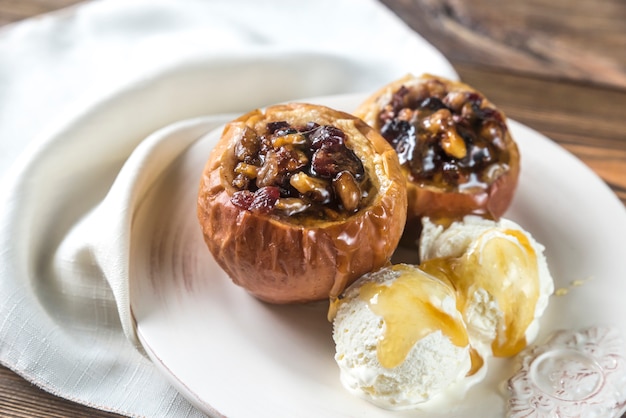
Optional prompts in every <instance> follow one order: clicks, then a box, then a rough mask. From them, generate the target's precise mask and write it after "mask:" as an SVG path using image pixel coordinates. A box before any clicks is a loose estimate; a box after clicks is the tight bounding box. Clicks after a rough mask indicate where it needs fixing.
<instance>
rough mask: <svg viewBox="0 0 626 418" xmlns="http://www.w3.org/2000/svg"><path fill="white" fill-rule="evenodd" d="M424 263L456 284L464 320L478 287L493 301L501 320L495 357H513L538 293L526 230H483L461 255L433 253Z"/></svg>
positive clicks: (493, 347)
mask: <svg viewBox="0 0 626 418" xmlns="http://www.w3.org/2000/svg"><path fill="white" fill-rule="evenodd" d="M420 267H421V268H422V269H424V270H425V271H426V272H428V273H429V274H432V275H434V276H436V277H439V278H444V280H447V281H449V282H450V283H452V285H453V286H454V288H455V289H456V298H457V306H458V309H459V311H460V312H461V313H462V314H463V317H464V318H466V319H467V313H468V308H469V303H470V301H471V300H472V296H473V295H474V293H475V292H476V291H477V290H478V289H484V291H486V292H487V293H488V294H489V295H490V296H491V297H492V298H493V300H495V302H496V304H497V306H498V308H499V310H500V312H501V314H502V319H501V320H500V321H499V322H498V325H497V329H496V337H495V339H494V340H493V342H492V343H491V350H492V352H493V355H494V356H496V357H510V356H513V355H515V354H517V353H518V352H520V351H521V350H522V349H523V348H524V347H526V345H527V342H526V337H525V334H526V330H527V329H528V327H529V325H530V324H531V323H532V321H533V320H534V318H535V307H536V304H537V300H538V299H539V294H540V290H539V286H540V284H539V269H538V264H537V255H536V253H535V250H534V249H533V247H532V245H531V244H530V241H529V240H528V238H527V237H526V235H524V234H523V233H522V232H520V231H517V230H505V231H501V232H496V233H494V232H487V233H483V234H482V235H481V236H479V237H478V239H477V240H476V241H475V242H474V244H473V245H472V246H471V247H470V248H469V249H468V250H467V251H466V252H465V253H464V254H463V255H461V256H460V257H446V258H435V259H432V260H428V261H425V262H424V263H422V264H421V265H420Z"/></svg>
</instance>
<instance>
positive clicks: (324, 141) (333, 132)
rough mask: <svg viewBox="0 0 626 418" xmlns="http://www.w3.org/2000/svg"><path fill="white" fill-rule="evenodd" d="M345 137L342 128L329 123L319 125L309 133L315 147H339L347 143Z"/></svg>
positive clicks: (312, 146)
mask: <svg viewBox="0 0 626 418" xmlns="http://www.w3.org/2000/svg"><path fill="white" fill-rule="evenodd" d="M345 137H346V136H345V134H344V133H343V131H342V130H341V129H339V128H335V127H334V126H329V125H325V126H319V127H318V128H316V129H314V130H312V131H311V133H310V134H309V139H310V140H311V148H313V149H319V148H321V147H327V148H334V149H339V147H343V146H344V145H345Z"/></svg>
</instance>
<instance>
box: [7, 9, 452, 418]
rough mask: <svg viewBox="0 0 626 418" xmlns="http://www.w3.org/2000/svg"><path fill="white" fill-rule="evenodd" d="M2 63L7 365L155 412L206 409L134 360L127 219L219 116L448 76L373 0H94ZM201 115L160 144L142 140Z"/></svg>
mask: <svg viewBox="0 0 626 418" xmlns="http://www.w3.org/2000/svg"><path fill="white" fill-rule="evenodd" d="M0 57H2V59H1V60H0V175H2V178H3V182H2V188H1V189H0V193H1V194H0V198H1V199H2V202H3V205H2V207H1V208H0V318H2V319H0V362H1V363H2V364H3V365H5V366H7V367H10V368H11V369H13V370H14V371H16V372H17V373H19V374H20V375H22V376H24V377H25V378H26V379H28V380H29V381H31V382H33V383H35V384H37V385H38V386H40V387H42V388H44V389H45V390H47V391H50V392H52V393H54V394H56V395H58V396H62V397H65V398H68V399H71V400H74V401H76V402H79V403H83V404H86V405H90V406H93V407H95V408H100V409H103V410H109V411H114V412H117V413H120V414H123V415H128V416H150V417H152V416H175V417H178V416H202V415H203V413H202V412H201V411H200V410H198V409H196V408H195V407H194V406H193V405H192V404H191V403H189V402H188V401H187V400H186V399H184V398H183V397H182V396H181V395H179V393H178V392H177V391H176V390H175V389H174V388H173V386H171V385H170V383H169V382H168V381H167V379H166V378H165V377H163V376H162V375H161V374H160V373H159V371H158V370H157V369H156V367H155V366H154V365H153V364H152V363H151V362H150V361H149V360H148V359H147V358H146V357H145V356H143V355H142V350H141V344H140V343H139V341H138V340H137V337H136V334H135V327H134V323H133V318H132V314H131V307H130V301H129V300H130V298H129V276H128V248H129V243H130V241H131V239H132V237H131V236H130V233H129V231H130V222H132V215H133V211H134V210H135V209H136V205H137V204H138V202H140V201H141V199H142V196H143V195H144V194H145V193H146V191H147V190H148V189H149V188H150V185H151V184H152V182H153V181H154V179H155V178H156V177H158V176H159V175H160V174H161V173H163V172H164V171H165V170H166V169H167V166H168V164H169V163H170V162H171V161H172V159H173V158H175V156H176V155H178V154H179V153H180V152H182V151H183V150H184V149H185V148H186V147H187V146H188V145H189V144H190V143H191V142H193V141H194V140H195V139H197V138H198V137H199V136H201V135H202V133H204V132H207V131H208V130H210V129H212V128H214V127H216V122H215V121H217V120H219V118H216V119H215V121H214V120H213V119H212V118H211V116H210V115H218V114H223V113H225V112H246V111H248V110H250V109H252V108H254V107H258V106H264V105H268V104H271V103H275V102H279V101H285V100H295V99H302V98H306V97H313V96H322V95H334V94H342V93H352V92H370V91H372V90H374V89H376V88H378V87H380V86H381V85H383V84H385V83H387V82H388V81H390V80H392V79H394V78H398V77H400V76H402V75H404V74H405V73H407V72H413V73H422V72H431V73H436V74H440V75H443V76H446V77H451V78H454V77H456V75H455V73H454V71H453V69H452V67H451V66H450V65H449V64H448V62H447V61H446V60H445V59H444V58H443V57H442V56H441V55H440V54H439V53H438V52H437V51H436V50H435V49H434V48H433V47H432V46H430V45H429V44H428V43H427V42H425V41H424V40H423V39H421V38H420V37H419V36H418V35H416V34H415V33H413V32H412V31H411V30H410V29H409V28H407V27H406V26H405V25H404V24H403V23H402V22H401V21H400V20H399V19H398V18H397V17H396V16H394V15H393V14H392V13H391V12H390V11H389V10H387V9H386V8H385V7H384V6H382V5H381V4H379V3H377V2H375V1H373V0H318V1H309V2H292V1H289V0H266V1H264V2H256V1H250V0H229V1H204V0H179V1H174V0H170V1H167V0H136V1H133V2H126V1H124V0H100V1H93V2H88V3H84V4H82V5H81V6H79V7H74V8H71V9H67V10H65V11H61V12H58V13H54V14H51V15H47V16H43V17H40V18H37V19H32V20H27V21H24V22H21V23H17V24H14V25H10V26H7V27H5V28H3V29H2V30H0ZM203 115H204V116H206V115H209V116H208V117H204V118H203V119H202V120H201V121H200V122H197V123H189V124H186V125H184V126H186V128H185V129H182V130H181V131H180V132H178V133H176V132H174V133H173V134H172V135H169V136H167V137H168V143H167V144H159V143H158V141H156V142H155V140H150V139H148V140H145V141H144V138H146V137H149V136H150V134H151V133H152V132H154V131H157V130H159V129H161V128H163V127H165V126H167V125H169V124H172V123H175V122H177V121H181V120H184V119H189V118H195V117H198V116H203ZM167 129H169V128H166V130H167ZM176 135H178V136H179V137H177V136H176ZM138 153H139V154H141V155H142V156H143V157H145V158H133V154H134V155H137V154H138ZM146 156H148V157H149V158H147V157H146ZM15 160H17V161H16V162H15V164H12V163H13V162H14V161H15ZM114 185H116V187H113V186H114ZM181 355H184V354H182V353H181Z"/></svg>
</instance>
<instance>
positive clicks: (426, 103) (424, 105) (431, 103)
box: [419, 97, 448, 112]
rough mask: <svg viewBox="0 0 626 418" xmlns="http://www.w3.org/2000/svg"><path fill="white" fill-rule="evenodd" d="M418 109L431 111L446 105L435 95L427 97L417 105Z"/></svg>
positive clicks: (444, 107)
mask: <svg viewBox="0 0 626 418" xmlns="http://www.w3.org/2000/svg"><path fill="white" fill-rule="evenodd" d="M419 108H420V109H428V110H431V111H433V112H435V111H437V110H439V109H447V108H448V107H447V106H446V105H445V104H444V103H443V102H442V101H441V99H439V98H437V97H427V98H425V99H424V100H422V102H421V103H420V105H419Z"/></svg>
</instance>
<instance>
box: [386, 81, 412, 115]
mask: <svg viewBox="0 0 626 418" xmlns="http://www.w3.org/2000/svg"><path fill="white" fill-rule="evenodd" d="M407 94H409V89H408V88H407V87H406V86H400V88H399V89H398V90H397V91H396V92H395V93H394V94H393V96H391V101H390V104H391V107H392V109H393V111H394V113H398V112H399V111H400V109H402V108H403V107H404V106H405V103H404V101H405V97H406V95H407Z"/></svg>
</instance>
